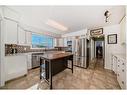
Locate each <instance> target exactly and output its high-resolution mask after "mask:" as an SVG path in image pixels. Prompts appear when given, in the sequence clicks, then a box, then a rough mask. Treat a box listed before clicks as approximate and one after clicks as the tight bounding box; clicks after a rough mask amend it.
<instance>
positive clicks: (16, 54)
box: [5, 52, 44, 56]
mask: <svg viewBox="0 0 127 95" xmlns="http://www.w3.org/2000/svg"><path fill="white" fill-rule="evenodd" d="M34 53H44V52H25V53H15V54H6V55H5V56H18V55H27V54H34Z"/></svg>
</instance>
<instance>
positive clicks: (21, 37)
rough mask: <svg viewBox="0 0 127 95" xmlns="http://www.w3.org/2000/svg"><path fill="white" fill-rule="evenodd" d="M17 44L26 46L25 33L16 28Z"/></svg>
mask: <svg viewBox="0 0 127 95" xmlns="http://www.w3.org/2000/svg"><path fill="white" fill-rule="evenodd" d="M18 44H21V45H22V44H26V32H25V31H24V30H23V29H22V28H20V27H18Z"/></svg>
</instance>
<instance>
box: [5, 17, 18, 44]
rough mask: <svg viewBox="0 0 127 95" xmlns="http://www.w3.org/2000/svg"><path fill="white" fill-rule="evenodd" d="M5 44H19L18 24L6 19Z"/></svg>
mask: <svg viewBox="0 0 127 95" xmlns="http://www.w3.org/2000/svg"><path fill="white" fill-rule="evenodd" d="M4 22H5V43H6V44H17V23H16V22H14V21H11V20H6V19H5V21H4Z"/></svg>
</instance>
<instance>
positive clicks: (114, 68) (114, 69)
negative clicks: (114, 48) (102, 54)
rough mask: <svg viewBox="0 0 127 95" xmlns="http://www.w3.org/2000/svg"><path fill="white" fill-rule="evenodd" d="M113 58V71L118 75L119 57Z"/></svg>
mask: <svg viewBox="0 0 127 95" xmlns="http://www.w3.org/2000/svg"><path fill="white" fill-rule="evenodd" d="M112 57H113V59H112V60H113V71H114V72H115V73H117V57H116V56H112Z"/></svg>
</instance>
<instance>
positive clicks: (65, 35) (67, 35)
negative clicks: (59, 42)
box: [62, 29, 87, 37]
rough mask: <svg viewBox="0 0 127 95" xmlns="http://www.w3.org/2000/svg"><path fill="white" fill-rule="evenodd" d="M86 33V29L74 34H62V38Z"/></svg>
mask: <svg viewBox="0 0 127 95" xmlns="http://www.w3.org/2000/svg"><path fill="white" fill-rule="evenodd" d="M86 33H87V29H83V30H80V31H75V32H70V33H66V34H63V35H62V37H73V36H81V35H85V34H86Z"/></svg>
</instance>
